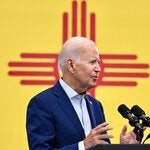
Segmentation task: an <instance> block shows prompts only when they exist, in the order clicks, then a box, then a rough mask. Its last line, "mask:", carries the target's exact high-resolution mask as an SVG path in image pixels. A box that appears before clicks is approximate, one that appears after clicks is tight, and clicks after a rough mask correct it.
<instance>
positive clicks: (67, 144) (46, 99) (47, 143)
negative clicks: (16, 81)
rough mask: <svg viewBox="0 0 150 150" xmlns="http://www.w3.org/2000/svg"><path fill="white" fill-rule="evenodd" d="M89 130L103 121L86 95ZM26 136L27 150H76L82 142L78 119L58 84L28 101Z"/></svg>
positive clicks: (97, 106) (97, 105)
mask: <svg viewBox="0 0 150 150" xmlns="http://www.w3.org/2000/svg"><path fill="white" fill-rule="evenodd" d="M86 102H87V107H88V111H89V116H90V119H91V124H92V128H94V127H96V126H97V125H99V124H100V123H102V122H104V121H105V118H104V113H103V108H102V105H101V103H100V102H99V101H97V100H96V99H94V98H93V97H91V96H90V95H87V96H86ZM26 128H27V136H28V143H29V148H30V150H54V149H59V150H78V142H80V141H82V140H84V139H85V134H84V130H83V128H82V125H81V123H80V120H79V118H78V116H77V114H76V112H75V110H74V108H73V106H72V104H71V102H70V100H69V98H68V96H67V94H66V93H65V91H64V90H63V88H62V87H61V85H60V83H59V81H58V82H57V83H56V84H55V85H54V86H53V87H52V88H49V89H47V90H45V91H43V92H41V93H39V94H38V95H36V96H35V97H33V98H32V100H31V101H30V102H29V105H28V108H27V121H26Z"/></svg>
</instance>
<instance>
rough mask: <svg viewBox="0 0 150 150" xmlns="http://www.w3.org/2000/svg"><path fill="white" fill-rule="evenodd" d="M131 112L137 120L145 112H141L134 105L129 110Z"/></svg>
mask: <svg viewBox="0 0 150 150" xmlns="http://www.w3.org/2000/svg"><path fill="white" fill-rule="evenodd" d="M131 112H132V113H133V114H134V115H135V116H137V117H138V118H140V116H141V115H145V112H144V110H142V109H141V108H140V107H139V106H138V105H134V106H133V107H132V108H131Z"/></svg>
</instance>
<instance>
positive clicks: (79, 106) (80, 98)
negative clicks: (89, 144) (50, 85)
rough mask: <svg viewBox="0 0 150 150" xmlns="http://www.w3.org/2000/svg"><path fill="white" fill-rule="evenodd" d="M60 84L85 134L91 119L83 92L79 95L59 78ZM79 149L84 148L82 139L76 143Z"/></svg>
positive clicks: (88, 129) (89, 127)
mask: <svg viewBox="0 0 150 150" xmlns="http://www.w3.org/2000/svg"><path fill="white" fill-rule="evenodd" d="M59 82H60V85H61V86H62V88H63V89H64V91H65V92H66V94H67V96H68V97H69V99H70V101H71V104H72V105H73V107H74V109H75V111H76V113H77V115H78V117H79V120H80V122H81V124H82V127H83V129H84V133H85V136H87V135H88V134H89V132H90V131H91V128H92V127H91V121H90V117H89V113H88V110H87V106H86V101H85V98H84V96H85V94H83V95H79V94H78V93H77V92H76V91H75V90H74V89H72V88H71V87H70V86H69V85H68V84H66V83H65V82H64V81H63V80H62V79H61V78H60V79H59ZM78 147H79V150H85V148H84V144H83V141H81V142H79V144H78Z"/></svg>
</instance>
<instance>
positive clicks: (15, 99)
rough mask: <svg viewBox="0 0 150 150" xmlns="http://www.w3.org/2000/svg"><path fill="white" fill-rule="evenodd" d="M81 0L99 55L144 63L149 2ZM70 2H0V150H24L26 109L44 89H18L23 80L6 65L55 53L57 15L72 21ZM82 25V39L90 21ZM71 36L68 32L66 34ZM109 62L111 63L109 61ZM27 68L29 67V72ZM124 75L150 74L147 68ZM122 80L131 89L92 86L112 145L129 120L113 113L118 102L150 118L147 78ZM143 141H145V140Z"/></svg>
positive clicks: (148, 56) (149, 46) (148, 50)
mask: <svg viewBox="0 0 150 150" xmlns="http://www.w3.org/2000/svg"><path fill="white" fill-rule="evenodd" d="M80 2H81V0H78V7H80ZM86 2H87V18H88V17H89V14H90V13H91V12H94V13H95V14H96V44H97V47H98V48H99V49H100V53H102V54H134V55H137V59H136V60H127V61H122V60H120V62H123V63H125V62H127V63H146V64H149V60H150V40H149V39H150V19H149V18H150V9H149V6H150V1H149V0H142V1H141V0H123V1H120V0H105V1H104V0H87V1H86ZM71 3H72V0H63V1H62V0H44V1H42V0H26V1H25V0H23V1H20V0H9V1H8V0H5V1H1V2H0V22H1V23H0V86H1V92H0V93H1V94H0V97H1V98H0V118H1V123H0V149H1V150H10V149H13V150H26V149H28V144H27V139H26V130H25V123H26V121H25V117H26V107H27V104H28V102H29V100H30V98H31V97H32V96H33V95H35V94H36V93H38V92H40V91H41V90H44V89H46V88H48V86H38V85H37V86H27V85H26V86H25V85H21V84H20V80H21V79H22V78H23V77H15V76H9V75H8V72H9V71H10V70H17V69H18V68H16V67H9V66H8V62H11V61H23V59H22V58H21V57H20V54H21V53H24V52H28V53H57V54H58V53H59V50H60V47H61V45H62V13H63V12H65V11H67V12H68V14H69V17H71V16H70V15H71ZM79 13H80V11H79ZM70 19H71V18H70ZM88 21H89V20H88ZM78 25H80V21H79V23H78ZM87 27H88V29H87V32H88V35H87V37H89V22H88V23H87ZM69 31H71V27H70V24H69ZM78 33H80V28H79V30H78ZM70 36H71V33H69V37H70ZM37 61H38V60H37ZM40 61H41V60H40ZM108 62H111V63H112V61H111V60H108ZM114 62H115V60H114ZM116 62H117V61H116ZM19 69H20V70H23V69H24V68H19ZM32 69H33V68H28V70H32ZM34 69H35V68H34ZM36 69H37V68H36ZM38 69H39V70H40V69H41V68H38ZM48 69H49V68H47V70H48ZM41 70H42V69H41ZM116 71H120V69H118V70H116ZM123 71H124V70H123ZM125 71H130V72H145V73H149V72H150V71H149V68H147V69H135V70H134V69H129V70H125ZM35 78H36V77H35ZM47 79H48V78H47ZM108 80H111V79H108ZM123 80H130V81H132V80H134V81H136V82H137V83H138V84H137V86H134V87H129V86H127V87H122V86H121V87H119V86H97V88H96V95H95V97H96V98H97V99H99V100H100V101H101V102H102V103H103V105H104V108H105V113H106V118H107V121H108V122H109V123H110V124H111V125H112V126H113V127H114V130H113V131H111V133H112V134H114V136H115V138H114V139H113V140H112V143H118V142H119V140H118V139H119V133H120V131H121V128H122V126H123V124H128V121H127V120H126V119H123V118H122V117H121V116H120V114H119V113H118V112H117V108H118V106H119V105H120V104H121V103H124V104H126V105H127V106H128V107H129V108H131V107H132V106H133V105H134V104H138V105H139V106H141V107H142V108H143V109H144V110H145V112H146V114H147V115H149V116H150V109H149V105H150V100H149V89H150V80H149V78H124V79H123ZM149 132H150V130H149V129H147V131H146V132H145V136H146V135H147V134H148V133H149ZM147 142H149V143H150V140H149V141H147Z"/></svg>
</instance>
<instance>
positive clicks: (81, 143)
mask: <svg viewBox="0 0 150 150" xmlns="http://www.w3.org/2000/svg"><path fill="white" fill-rule="evenodd" d="M78 148H79V150H85V147H84V143H83V141H81V142H79V143H78Z"/></svg>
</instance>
